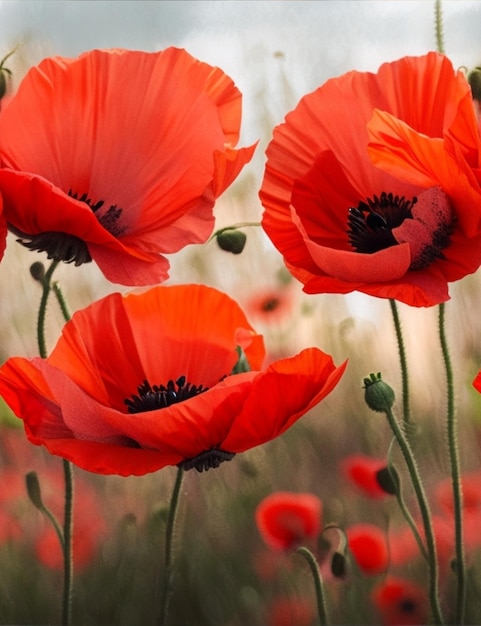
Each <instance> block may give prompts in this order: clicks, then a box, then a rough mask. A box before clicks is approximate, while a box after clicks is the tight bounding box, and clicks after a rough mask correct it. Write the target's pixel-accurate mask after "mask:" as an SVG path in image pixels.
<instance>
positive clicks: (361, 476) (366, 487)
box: [341, 454, 390, 499]
mask: <svg viewBox="0 0 481 626" xmlns="http://www.w3.org/2000/svg"><path fill="white" fill-rule="evenodd" d="M341 471H342V473H343V474H344V476H346V478H348V479H349V480H350V481H351V482H352V483H353V484H354V485H355V486H356V487H357V488H358V489H360V490H361V491H362V492H363V493H364V494H365V495H366V496H368V497H370V498H375V499H382V498H387V497H388V496H389V495H390V494H389V493H388V492H387V491H386V490H385V489H384V488H383V487H382V486H381V483H380V482H379V474H380V473H383V474H384V473H385V472H386V471H387V464H386V459H376V458H373V457H370V456H366V455H364V454H353V455H351V456H349V457H346V458H345V459H344V460H343V461H342V462H341Z"/></svg>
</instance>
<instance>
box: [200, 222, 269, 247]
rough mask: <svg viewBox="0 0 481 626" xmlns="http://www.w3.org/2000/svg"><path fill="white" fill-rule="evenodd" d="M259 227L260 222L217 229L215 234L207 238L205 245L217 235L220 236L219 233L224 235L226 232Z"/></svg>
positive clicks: (243, 223)
mask: <svg viewBox="0 0 481 626" xmlns="http://www.w3.org/2000/svg"><path fill="white" fill-rule="evenodd" d="M260 225H261V223H260V222H239V223H238V224H233V225H232V226H224V228H219V230H216V231H215V233H213V234H212V235H211V236H210V237H209V239H208V241H207V243H209V241H212V240H213V239H215V238H216V237H217V235H220V233H225V232H226V231H228V230H237V229H238V228H246V227H248V226H260Z"/></svg>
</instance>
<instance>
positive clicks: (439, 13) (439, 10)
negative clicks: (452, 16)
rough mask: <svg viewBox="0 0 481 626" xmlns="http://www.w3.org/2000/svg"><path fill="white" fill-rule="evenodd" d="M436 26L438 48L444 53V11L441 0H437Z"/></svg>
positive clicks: (435, 5)
mask: <svg viewBox="0 0 481 626" xmlns="http://www.w3.org/2000/svg"><path fill="white" fill-rule="evenodd" d="M434 13H435V28H436V50H437V51H438V52H441V53H442V54H444V35H443V11H442V7H441V0H435V3H434Z"/></svg>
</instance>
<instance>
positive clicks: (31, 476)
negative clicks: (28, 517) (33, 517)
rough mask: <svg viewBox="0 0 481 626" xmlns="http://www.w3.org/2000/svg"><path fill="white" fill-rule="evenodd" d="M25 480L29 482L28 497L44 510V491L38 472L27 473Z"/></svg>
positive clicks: (38, 507)
mask: <svg viewBox="0 0 481 626" xmlns="http://www.w3.org/2000/svg"><path fill="white" fill-rule="evenodd" d="M25 481H26V484H27V493H28V497H29V498H30V500H31V502H32V504H33V505H34V506H36V507H37V509H39V510H40V511H43V509H44V506H43V502H42V492H41V491H40V483H39V481H38V476H37V472H28V474H26V475H25Z"/></svg>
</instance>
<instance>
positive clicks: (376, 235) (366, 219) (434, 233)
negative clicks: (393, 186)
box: [347, 187, 456, 270]
mask: <svg viewBox="0 0 481 626" xmlns="http://www.w3.org/2000/svg"><path fill="white" fill-rule="evenodd" d="M455 222H456V215H455V213H454V211H453V209H452V206H451V204H450V201H449V198H448V196H447V195H446V193H445V192H444V191H443V190H442V189H441V188H440V187H432V188H430V189H427V190H425V191H423V192H422V193H420V195H419V196H418V197H413V198H412V199H411V200H407V199H406V198H405V197H404V196H395V195H393V194H392V193H385V192H383V193H382V194H381V195H380V196H379V197H378V196H373V198H368V199H367V200H366V201H362V202H360V203H359V204H358V206H357V207H355V208H350V209H349V214H348V227H347V236H348V239H349V243H350V244H351V246H352V248H353V249H354V250H355V251H356V252H360V253H363V254H372V253H373V252H378V251H380V250H384V249H385V248H389V247H390V246H395V245H398V244H401V243H404V244H406V243H407V244H409V247H410V252H411V262H410V265H409V269H410V270H422V269H424V268H425V267H428V265H431V263H433V262H434V261H436V260H438V259H444V258H445V257H444V254H443V250H444V248H446V247H447V246H449V244H450V240H451V235H452V234H453V232H454V226H455Z"/></svg>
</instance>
